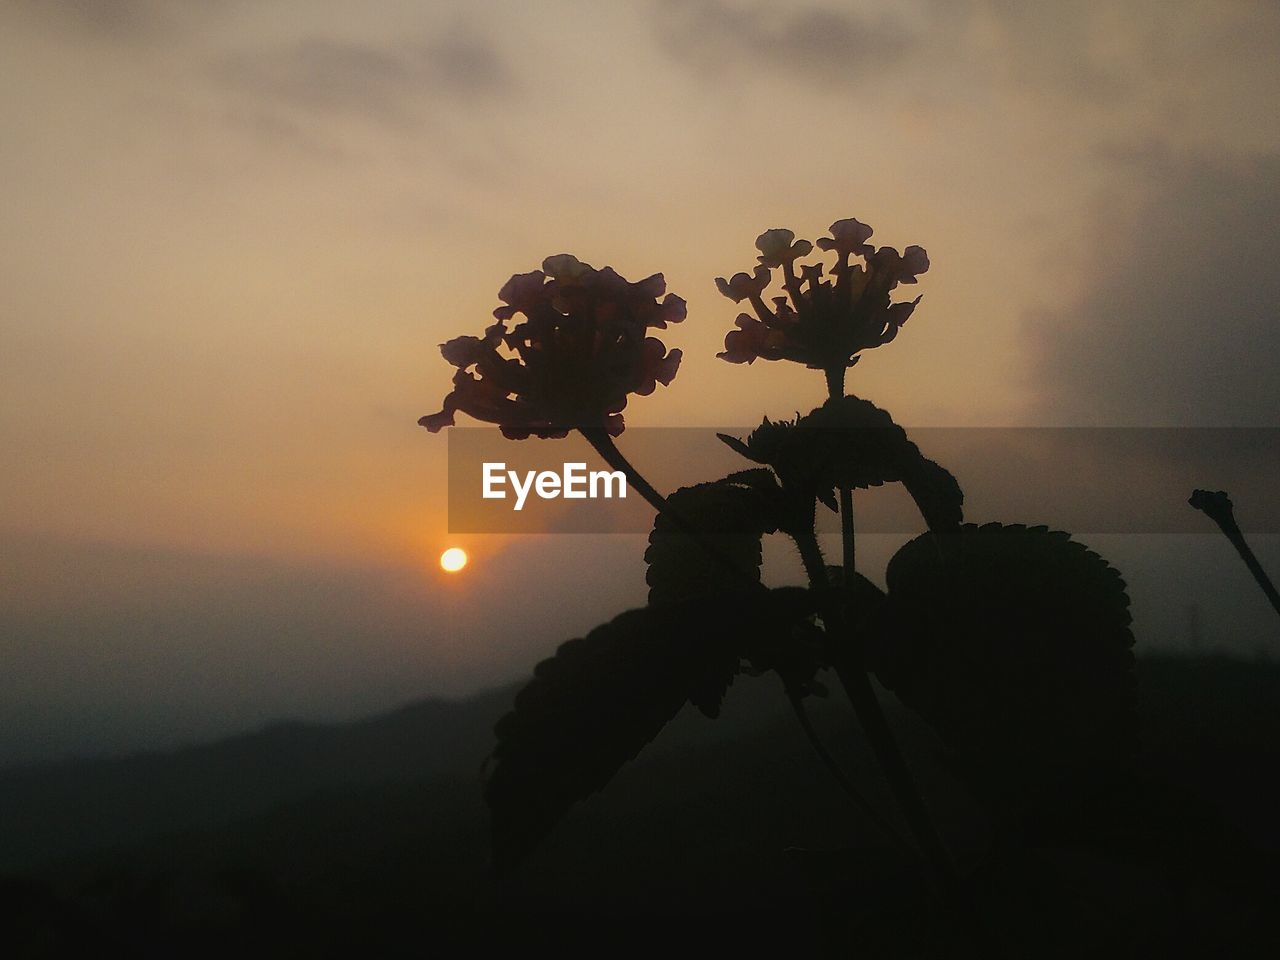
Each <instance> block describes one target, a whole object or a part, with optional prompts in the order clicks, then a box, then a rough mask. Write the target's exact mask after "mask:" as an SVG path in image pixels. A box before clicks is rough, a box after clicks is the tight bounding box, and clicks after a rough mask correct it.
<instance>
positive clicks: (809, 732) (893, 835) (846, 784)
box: [787, 689, 919, 860]
mask: <svg viewBox="0 0 1280 960" xmlns="http://www.w3.org/2000/svg"><path fill="white" fill-rule="evenodd" d="M787 699H788V700H790V701H791V708H792V710H794V711H795V715H796V720H798V721H799V723H800V728H801V729H802V730H804V735H805V736H806V737H807V738H808V739H809V743H810V744H812V746H813V750H814V752H815V753H816V754H817V755H818V758H819V759H820V760H821V761H822V762H823V764H824V765H825V766H826V768H827V770H828V771H830V773H831V776H832V777H834V778H835V781H836V783H837V784H839V785H840V789H841V790H843V791H844V793H845V796H847V797H848V798H849V799H850V800H851V801H852V802H853V805H854V806H855V807H857V808H858V809H859V810H861V811H862V813H863V814H864V815H865V816H866V817H867V819H869V820H870V821H871V822H872V823H874V824H875V825H876V826H877V827H879V828H880V829H881V831H883V832H884V834H885V836H887V837H888V838H889V839H890V840H891V841H893V845H894V846H896V847H897V848H898V849H899V850H901V851H902V852H903V853H905V854H906V855H907V857H908V859H911V860H914V859H916V858H917V857H918V856H919V851H917V850H916V849H915V848H914V847H912V846H911V844H909V843H908V842H907V841H906V839H905V838H904V837H903V836H902V834H900V833H899V832H898V831H897V830H895V829H894V828H893V825H892V824H891V823H889V821H888V820H886V819H884V817H882V816H880V814H879V813H878V812H877V811H876V809H875V807H873V806H872V805H871V802H870V801H869V800H867V798H866V797H864V796H863V795H862V794H861V793H859V792H858V788H857V787H855V786H854V785H853V782H852V781H851V780H850V779H849V778H848V777H846V776H845V775H844V771H843V770H841V769H840V767H839V765H838V764H837V763H836V761H835V758H834V757H832V756H831V754H830V753H829V752H828V750H827V747H826V744H824V743H823V742H822V739H821V738H820V737H819V736H818V731H817V730H815V729H814V728H813V722H812V721H811V720H810V719H809V711H807V710H806V709H805V706H804V700H802V699H801V698H800V696H799V695H798V694H796V693H794V692H793V691H791V690H790V689H788V690H787Z"/></svg>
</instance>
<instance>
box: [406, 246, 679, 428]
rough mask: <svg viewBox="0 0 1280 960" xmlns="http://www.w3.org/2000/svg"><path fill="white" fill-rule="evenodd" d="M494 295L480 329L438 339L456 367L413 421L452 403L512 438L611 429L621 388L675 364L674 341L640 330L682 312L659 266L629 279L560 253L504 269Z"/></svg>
mask: <svg viewBox="0 0 1280 960" xmlns="http://www.w3.org/2000/svg"><path fill="white" fill-rule="evenodd" d="M664 294H665V296H664ZM498 297H499V299H500V300H502V301H503V304H504V305H503V306H500V307H498V308H497V309H496V310H494V311H493V315H494V318H495V319H496V320H497V323H494V324H492V325H491V326H489V327H488V328H487V329H486V330H485V331H484V336H483V337H474V336H462V337H455V338H454V339H453V340H450V341H448V342H446V343H443V344H441V345H440V353H441V355H442V356H443V357H444V358H445V360H447V361H448V362H449V363H450V364H452V365H453V366H455V367H457V368H458V369H457V372H456V373H455V374H454V376H453V390H452V391H450V393H449V394H448V396H446V397H445V398H444V404H443V408H442V409H441V410H440V412H439V413H434V414H431V415H429V416H425V417H423V418H422V419H420V420H419V421H418V423H419V424H421V425H422V426H424V427H426V428H427V429H428V430H430V431H431V432H432V433H435V432H436V431H438V430H441V429H442V428H444V427H447V426H453V423H454V415H455V414H456V413H458V412H459V411H460V412H462V413H465V414H468V415H469V416H471V417H474V418H475V419H477V420H484V421H486V422H488V423H495V424H497V425H498V426H499V427H501V429H502V433H503V435H504V436H507V437H510V438H511V439H515V440H520V439H524V438H526V437H530V436H537V437H563V436H565V435H567V434H568V432H569V431H570V430H575V429H582V428H585V429H599V428H604V429H606V430H607V431H608V432H609V433H610V434H611V435H613V436H617V435H618V434H619V433H621V432H622V429H623V419H622V410H623V408H624V407H625V406H626V405H627V397H628V396H629V395H630V394H632V393H636V394H640V395H641V396H647V395H648V394H650V393H653V391H654V390H655V389H657V385H658V384H659V383H661V384H663V385H664V386H665V385H667V384H670V383H671V381H672V379H673V378H674V377H675V375H676V370H677V369H678V368H679V366H680V351H679V350H670V351H668V350H667V348H666V346H665V345H664V344H663V342H662V341H661V340H659V339H657V338H656V337H650V336H647V335H646V333H647V331H648V329H649V328H650V327H654V328H658V329H665V328H666V326H667V324H668V323H679V322H680V321H681V320H683V319H684V318H685V313H686V310H685V302H684V300H682V299H681V298H680V297H677V296H676V295H675V294H669V293H666V281H665V280H664V279H663V276H662V274H660V273H655V274H654V275H653V276H651V277H647V278H645V279H644V280H640V281H637V282H635V283H631V282H629V281H628V280H626V279H625V278H624V277H622V276H620V275H618V274H617V273H616V272H615V271H614V270H613V268H611V267H605V268H604V269H602V270H597V269H595V268H594V267H592V266H591V265H590V264H587V263H583V262H582V261H581V260H579V259H577V258H576V257H574V256H571V255H570V254H567V253H562V254H558V255H556V256H554V257H548V258H547V259H546V260H544V261H543V263H542V269H541V270H534V271H532V272H530V273H518V274H516V275H515V276H513V277H512V278H511V279H510V280H508V281H507V282H506V283H505V284H504V285H503V287H502V289H501V290H500V291H499V292H498ZM659 297H661V298H662V299H661V300H659V299H658V298H659ZM517 315H523V317H524V320H523V321H521V322H515V321H516V319H517Z"/></svg>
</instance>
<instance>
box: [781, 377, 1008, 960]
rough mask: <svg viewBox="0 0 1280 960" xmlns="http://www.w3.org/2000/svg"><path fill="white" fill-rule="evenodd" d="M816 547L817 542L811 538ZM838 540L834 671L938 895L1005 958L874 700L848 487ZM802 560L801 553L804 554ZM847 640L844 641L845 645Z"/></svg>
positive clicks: (831, 391)
mask: <svg viewBox="0 0 1280 960" xmlns="http://www.w3.org/2000/svg"><path fill="white" fill-rule="evenodd" d="M825 373H826V377H827V394H828V399H829V400H839V399H841V398H843V397H844V378H845V368H844V367H840V368H829V369H827V370H826V371H825ZM808 535H809V536H810V537H812V538H813V540H814V542H815V546H816V541H817V538H816V536H814V535H813V534H812V533H810V534H808ZM840 539H841V543H842V546H843V548H844V549H843V563H842V565H841V568H842V570H843V572H844V603H843V604H837V605H834V609H833V611H832V614H833V616H832V619H831V620H830V621H827V618H826V616H825V615H824V617H823V619H824V621H827V624H826V625H827V628H828V636H830V637H831V638H832V654H833V666H834V667H835V669H836V676H838V677H839V678H840V684H841V686H843V687H844V690H845V695H846V696H848V698H849V702H850V703H851V704H852V705H853V712H854V714H855V715H856V716H857V718H858V723H859V724H860V725H861V726H862V730H863V733H865V734H866V737H867V740H868V741H869V742H870V744H871V749H872V752H873V753H874V754H875V757H876V762H877V763H879V765H880V769H881V770H882V771H883V772H884V775H885V778H886V779H887V780H888V781H889V789H890V790H891V791H892V792H893V796H894V799H895V800H897V802H898V806H899V807H900V808H901V810H902V814H903V816H904V817H905V818H906V821H907V826H908V827H910V828H911V833H912V834H913V835H914V836H915V838H916V842H917V843H918V844H919V845H920V850H921V852H922V853H923V854H924V857H925V860H926V861H927V863H928V864H929V866H930V867H931V868H932V872H933V874H934V878H935V881H936V882H937V884H938V887H939V889H940V891H941V892H942V893H943V894H944V896H945V897H946V898H947V900H948V902H949V903H950V905H951V907H952V909H953V910H954V911H955V914H956V917H957V919H958V920H959V921H960V923H961V924H962V926H963V927H964V928H965V930H966V931H967V932H968V933H969V935H970V936H971V937H972V938H973V940H974V941H975V942H976V943H978V944H980V945H983V946H985V947H987V948H988V949H989V950H991V951H992V953H993V954H994V955H1002V954H1003V953H1004V950H1003V949H1002V948H1001V947H1000V945H999V944H998V943H997V941H996V938H995V936H994V934H993V933H992V931H991V929H990V928H989V926H988V925H987V923H986V919H985V917H984V916H983V915H982V913H981V911H979V909H978V906H977V904H976V903H975V902H974V900H973V897H972V895H971V894H970V891H969V888H968V887H967V886H966V885H965V882H964V879H963V878H962V877H961V876H960V873H959V871H958V870H957V869H956V865H955V861H954V860H952V858H951V853H950V851H949V850H947V847H946V845H945V844H944V843H943V842H942V835H941V834H940V833H939V832H938V828H937V826H936V825H935V824H934V822H933V818H932V817H931V816H930V815H929V809H928V807H927V806H925V802H924V797H923V796H922V795H921V793H920V788H919V786H918V785H917V784H916V782H915V778H914V777H912V775H911V770H910V768H909V767H908V766H907V762H906V759H905V758H904V757H903V755H902V750H901V748H900V747H899V746H898V742H897V740H896V739H895V737H894V735H893V730H892V728H891V727H890V726H889V721H888V719H887V718H886V717H885V715H884V708H883V707H882V706H881V705H880V699H879V697H877V696H876V691H875V688H874V687H873V686H872V685H871V678H870V676H869V675H868V672H867V666H866V663H865V661H864V659H863V652H862V648H861V644H860V642H859V637H858V636H857V635H856V634H855V632H854V631H853V630H852V629H851V627H850V621H851V619H852V616H853V606H852V600H853V597H854V584H855V581H854V559H855V552H854V551H855V542H854V528H853V491H852V489H850V488H849V487H841V488H840ZM802 555H803V550H802ZM822 576H823V582H824V583H825V582H826V568H825V567H823V569H822ZM841 640H843V642H841Z"/></svg>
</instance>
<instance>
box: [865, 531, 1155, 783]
mask: <svg viewBox="0 0 1280 960" xmlns="http://www.w3.org/2000/svg"><path fill="white" fill-rule="evenodd" d="M885 579H886V583H887V585H888V602H887V603H886V604H885V605H884V607H883V609H882V610H881V612H880V615H879V617H878V622H877V624H876V625H875V627H874V629H873V637H874V639H873V640H872V642H871V645H870V649H869V656H870V658H871V662H872V665H873V667H874V669H875V671H876V674H877V676H878V677H879V678H880V680H881V682H882V683H884V684H885V686H887V687H889V688H890V689H892V690H893V691H894V692H895V693H896V694H897V695H898V697H899V698H900V699H901V700H902V701H903V702H904V703H906V704H907V705H908V706H910V707H912V708H913V709H915V710H916V711H918V712H919V713H920V714H921V715H922V716H924V718H925V719H926V720H928V721H929V722H930V723H931V724H932V725H933V727H934V728H935V729H936V730H937V731H938V733H939V734H940V735H941V736H942V738H943V739H944V740H945V741H946V742H947V743H948V744H949V745H950V746H951V747H953V748H954V750H955V753H956V757H957V759H958V760H959V761H960V763H961V764H962V766H963V768H964V769H965V770H966V771H967V772H968V774H969V775H970V777H971V778H972V779H973V781H974V783H975V785H976V786H978V787H979V788H980V789H981V790H982V791H983V792H984V793H986V795H987V796H988V797H989V798H991V799H993V800H996V801H998V802H999V803H1000V804H1002V805H1004V806H1006V807H1021V808H1029V807H1035V806H1041V805H1044V804H1047V803H1051V802H1054V801H1057V802H1060V803H1066V802H1069V798H1071V797H1076V796H1080V795H1081V794H1082V793H1083V792H1084V791H1087V790H1089V789H1091V788H1092V786H1093V785H1096V784H1098V783H1101V782H1103V781H1105V779H1106V778H1107V777H1108V776H1109V775H1110V774H1111V773H1113V772H1115V771H1116V770H1117V769H1119V768H1120V766H1122V765H1123V764H1125V763H1127V762H1128V761H1129V760H1130V759H1131V757H1132V753H1133V750H1134V748H1135V740H1136V722H1135V713H1134V711H1135V702H1134V700H1135V685H1134V678H1133V653H1132V646H1133V633H1132V631H1131V629H1130V626H1129V625H1130V622H1131V619H1132V618H1131V617H1130V614H1129V597H1128V594H1127V593H1126V592H1125V584H1124V581H1123V580H1122V579H1121V577H1120V574H1119V573H1118V572H1117V571H1116V570H1115V569H1114V568H1113V567H1111V566H1110V565H1108V564H1107V562H1106V561H1105V560H1103V559H1102V558H1101V557H1100V556H1098V554H1096V553H1094V552H1092V551H1090V550H1089V549H1088V548H1086V547H1085V546H1084V545H1083V544H1080V543H1077V542H1076V541H1074V540H1072V539H1071V538H1070V535H1069V534H1066V533H1061V532H1056V531H1050V530H1048V529H1047V528H1045V527H1025V526H1021V525H1011V526H1003V525H1001V524H998V523H991V524H986V525H984V526H981V527H978V526H974V525H973V524H966V525H964V526H963V527H961V528H959V530H957V531H956V532H953V533H948V534H924V535H922V536H920V537H917V538H916V539H914V540H912V541H910V542H909V543H907V544H906V545H905V546H904V547H903V548H902V549H901V550H899V551H898V553H897V554H896V555H895V556H894V557H893V559H892V560H891V561H890V563H889V567H888V570H887V571H886V578H885Z"/></svg>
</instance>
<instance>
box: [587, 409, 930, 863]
mask: <svg viewBox="0 0 1280 960" xmlns="http://www.w3.org/2000/svg"><path fill="white" fill-rule="evenodd" d="M581 433H582V435H583V436H584V437H586V439H587V442H588V443H590V444H591V446H592V447H593V448H594V449H595V451H596V452H597V453H598V454H600V456H601V457H602V458H603V459H604V461H605V463H607V464H608V465H609V466H611V467H613V468H614V469H615V470H621V471H622V472H623V474H624V475H625V476H626V478H627V481H628V482H629V483H630V484H631V485H632V486H633V487H635V489H637V490H639V491H640V495H641V496H643V497H644V498H645V500H647V501H648V502H649V504H650V505H651V506H652V507H653V509H654V510H656V511H657V512H658V513H660V514H662V515H664V516H666V517H668V518H669V519H670V520H671V521H672V522H673V523H674V524H676V526H677V527H679V528H680V531H681V532H682V533H684V534H686V535H688V536H689V537H691V538H693V539H694V540H695V541H697V543H698V544H699V545H700V546H701V547H702V548H703V549H704V550H705V551H707V553H708V554H709V555H710V556H712V557H713V558H715V559H716V560H717V561H719V562H720V563H722V564H724V565H725V566H726V567H728V568H729V569H730V570H732V571H733V572H734V573H736V574H741V573H742V571H741V570H740V569H739V568H738V567H737V566H736V565H735V564H734V563H733V562H732V561H730V560H729V559H728V558H727V557H725V556H724V554H722V553H721V552H720V551H718V550H716V549H715V548H714V547H713V546H712V545H711V544H709V543H707V541H706V540H705V538H703V536H702V535H701V534H700V533H699V532H698V531H697V530H695V529H694V528H693V527H692V525H690V524H689V523H688V521H686V520H685V519H684V518H683V517H681V516H680V515H679V514H676V513H674V512H673V511H672V510H671V506H670V504H669V503H668V502H667V498H666V497H664V496H663V495H662V494H660V493H659V492H658V491H657V490H656V489H654V487H653V485H652V484H650V483H649V481H648V480H646V479H645V478H644V477H643V476H642V475H641V473H640V471H639V470H637V469H636V468H635V467H634V466H633V465H632V464H631V461H629V460H628V459H627V458H626V457H625V456H624V455H623V453H622V451H621V450H619V449H618V446H617V444H615V443H614V442H613V438H612V437H611V436H609V434H608V433H607V432H606V431H604V430H592V429H589V428H588V429H583V430H581ZM797 543H798V544H800V553H801V557H802V559H803V561H804V564H805V570H806V572H807V573H808V575H809V579H810V582H811V583H822V584H825V583H826V579H827V574H826V568H825V567H824V566H823V560H822V551H821V550H820V549H819V547H818V541H817V539H816V538H810V540H809V541H808V542H807V543H805V542H802V541H801V538H798V539H797ZM755 586H756V587H758V588H759V589H761V590H765V589H767V588H766V587H764V585H763V584H760V583H756V584H755ZM787 697H788V699H789V700H790V701H791V705H792V708H793V709H794V710H795V714H796V719H797V720H798V721H799V722H800V727H801V729H802V730H804V733H805V736H806V737H808V738H809V742H810V743H811V744H813V748H814V750H815V751H816V752H817V754H818V757H819V758H820V759H821V760H822V762H823V763H824V764H825V765H826V767H827V769H828V770H829V771H830V772H831V776H832V777H834V778H835V781H836V783H837V784H839V786H840V788H841V789H842V790H843V791H844V792H845V793H846V794H847V795H848V796H849V799H850V800H852V801H853V803H854V805H855V806H857V807H858V808H859V809H861V810H862V811H863V812H864V813H866V814H867V815H868V816H869V817H870V818H871V820H872V821H873V822H874V823H876V824H877V825H878V826H880V828H881V829H882V830H884V831H885V832H886V833H887V834H888V835H889V838H890V839H891V840H893V841H894V842H895V843H896V844H898V845H899V846H901V847H903V849H906V850H910V849H911V848H910V846H908V845H907V844H906V841H905V840H903V839H902V837H901V835H899V834H898V833H897V832H896V831H895V830H894V829H893V827H892V826H890V825H889V824H888V823H887V822H886V821H885V820H884V819H883V818H882V817H881V816H880V815H879V814H877V813H876V812H875V810H874V809H873V808H872V807H871V804H870V803H869V802H868V801H867V800H866V798H865V797H863V796H862V795H861V794H860V793H858V791H857V789H856V788H855V787H854V786H853V784H852V783H850V782H849V779H848V778H847V777H845V775H844V773H843V771H841V770H840V768H839V767H838V766H837V765H836V762H835V760H834V759H833V758H832V756H831V754H830V753H828V752H827V749H826V747H825V746H824V745H823V744H822V741H821V740H819V739H818V735H817V732H816V731H815V730H814V729H813V725H812V724H811V723H810V722H809V715H808V713H807V712H806V711H805V709H804V704H803V703H802V702H801V701H800V699H799V698H798V697H796V696H795V695H794V694H793V693H792V691H791V690H789V689H788V691H787Z"/></svg>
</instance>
